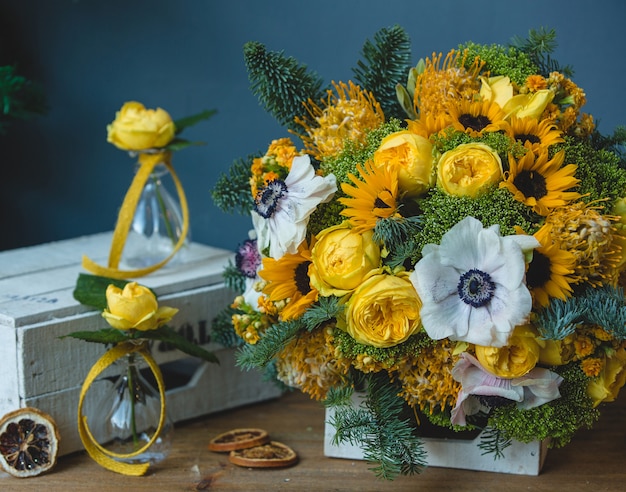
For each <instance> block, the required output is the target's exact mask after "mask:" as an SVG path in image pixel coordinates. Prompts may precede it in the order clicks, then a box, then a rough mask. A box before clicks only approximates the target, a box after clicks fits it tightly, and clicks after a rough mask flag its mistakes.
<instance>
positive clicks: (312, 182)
mask: <svg viewBox="0 0 626 492" xmlns="http://www.w3.org/2000/svg"><path fill="white" fill-rule="evenodd" d="M336 191H337V180H336V179H335V176H334V175H333V174H329V175H328V176H317V175H316V174H315V169H313V166H312V165H311V159H310V157H309V156H308V155H302V156H297V157H295V158H294V159H293V162H292V163H291V170H290V171H289V174H288V175H287V177H286V178H285V180H284V181H282V180H278V179H277V180H274V181H271V182H269V183H268V184H267V186H266V187H265V188H263V189H262V190H260V191H259V193H258V195H257V197H256V199H255V206H254V210H252V212H251V214H252V223H253V224H254V229H255V230H256V233H257V237H258V246H259V250H260V251H263V250H264V249H265V248H267V247H268V246H269V248H270V249H269V254H270V256H271V257H272V258H274V259H276V260H277V259H279V258H280V257H282V256H283V255H284V254H285V253H291V254H296V253H297V252H298V246H299V245H300V243H301V242H302V241H303V240H304V239H305V236H306V228H307V224H308V222H309V217H310V215H311V214H312V213H313V212H314V211H315V209H316V208H317V206H318V205H319V204H320V203H325V202H327V201H329V200H330V199H331V198H332V197H333V195H334V194H335V192H336Z"/></svg>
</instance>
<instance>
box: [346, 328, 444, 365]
mask: <svg viewBox="0 0 626 492" xmlns="http://www.w3.org/2000/svg"><path fill="white" fill-rule="evenodd" d="M334 335H335V343H336V344H337V347H338V349H339V351H340V353H341V354H342V356H343V357H345V358H348V359H354V358H356V357H357V356H358V355H361V354H363V355H367V356H369V357H371V358H372V359H374V360H375V361H378V362H380V363H381V364H384V365H385V366H386V367H393V366H395V365H396V364H398V363H400V361H402V360H403V359H405V358H407V357H411V358H413V357H417V356H418V354H419V352H420V350H421V349H422V348H423V347H428V346H431V345H434V344H435V343H436V342H435V341H433V340H432V339H430V338H429V337H428V336H427V335H426V333H425V332H420V333H418V334H416V335H413V336H412V337H410V338H409V339H408V340H407V341H406V342H404V343H401V344H398V345H394V346H392V347H386V348H381V347H374V346H372V345H365V344H362V343H359V342H357V341H356V340H355V339H354V338H352V337H351V336H350V335H348V334H347V333H346V332H345V331H342V330H340V329H336V330H335V333H334Z"/></svg>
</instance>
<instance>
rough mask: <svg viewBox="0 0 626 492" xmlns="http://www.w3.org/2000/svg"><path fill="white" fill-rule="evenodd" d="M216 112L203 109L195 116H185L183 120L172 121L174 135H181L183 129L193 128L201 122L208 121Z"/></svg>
mask: <svg viewBox="0 0 626 492" xmlns="http://www.w3.org/2000/svg"><path fill="white" fill-rule="evenodd" d="M215 113H217V110H215V109H205V110H204V111H201V112H199V113H196V114H192V115H191V116H187V117H185V118H180V119H178V120H176V121H174V127H175V128H176V135H178V134H179V133H181V132H182V131H183V130H184V129H185V128H189V127H190V126H194V125H196V124H198V123H200V122H201V121H204V120H208V119H209V118H211V117H212V116H213V115H214V114H215Z"/></svg>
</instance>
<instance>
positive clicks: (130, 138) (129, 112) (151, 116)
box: [107, 101, 176, 150]
mask: <svg viewBox="0 0 626 492" xmlns="http://www.w3.org/2000/svg"><path fill="white" fill-rule="evenodd" d="M175 133H176V128H175V126H174V122H173V121H172V118H171V117H170V115H169V114H168V113H167V111H165V110H163V109H161V108H157V109H146V108H145V107H144V105H143V104H141V103H138V102H136V101H130V102H127V103H125V104H124V105H123V106H122V109H120V110H119V111H118V112H117V113H116V116H115V120H114V121H113V123H111V124H110V125H108V126H107V141H108V142H110V143H112V144H113V145H115V146H116V147H118V148H120V149H122V150H147V149H153V148H160V147H165V146H166V145H167V144H168V143H170V142H171V141H172V140H173V139H174V134H175Z"/></svg>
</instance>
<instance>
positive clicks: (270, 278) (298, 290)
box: [259, 241, 318, 320]
mask: <svg viewBox="0 0 626 492" xmlns="http://www.w3.org/2000/svg"><path fill="white" fill-rule="evenodd" d="M310 264H311V251H310V250H309V247H308V244H307V243H306V241H303V242H302V243H301V244H300V246H299V247H298V252H297V253H295V254H290V253H286V254H284V255H283V256H281V257H280V258H279V259H278V260H275V259H274V258H269V257H268V258H263V268H262V270H260V271H259V277H261V278H262V279H264V280H265V281H267V284H266V285H265V287H263V294H265V295H266V296H268V298H269V300H270V301H272V302H277V301H286V302H285V306H284V307H283V309H282V310H281V312H280V317H281V319H282V320H289V319H295V318H298V317H300V316H301V315H302V314H303V313H304V312H305V311H306V310H307V308H308V307H309V306H311V305H312V304H313V303H314V302H315V301H317V295H318V294H317V290H316V289H314V288H313V287H311V284H310V282H309V265H310Z"/></svg>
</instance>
